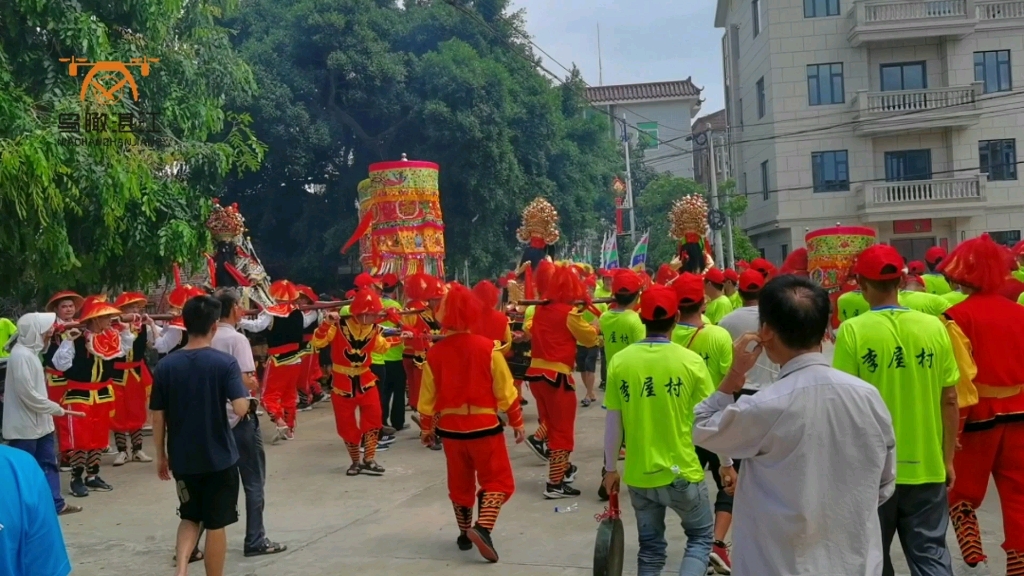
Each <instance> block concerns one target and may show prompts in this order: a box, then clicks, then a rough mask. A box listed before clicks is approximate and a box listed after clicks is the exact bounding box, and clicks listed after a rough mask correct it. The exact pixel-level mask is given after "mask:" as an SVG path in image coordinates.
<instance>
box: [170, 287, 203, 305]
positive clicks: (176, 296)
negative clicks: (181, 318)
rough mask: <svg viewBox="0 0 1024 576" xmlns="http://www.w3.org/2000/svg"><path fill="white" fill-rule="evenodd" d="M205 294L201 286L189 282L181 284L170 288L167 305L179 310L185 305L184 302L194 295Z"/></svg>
mask: <svg viewBox="0 0 1024 576" xmlns="http://www.w3.org/2000/svg"><path fill="white" fill-rule="evenodd" d="M204 294H206V292H203V289H202V288H199V287H198V286H193V285H191V284H182V285H181V286H178V287H176V288H175V289H174V290H171V293H170V294H168V295H167V305H168V306H170V307H171V308H177V309H178V310H181V309H182V308H184V307H185V303H186V302H188V301H189V300H191V299H193V298H195V297H196V296H202V295H204Z"/></svg>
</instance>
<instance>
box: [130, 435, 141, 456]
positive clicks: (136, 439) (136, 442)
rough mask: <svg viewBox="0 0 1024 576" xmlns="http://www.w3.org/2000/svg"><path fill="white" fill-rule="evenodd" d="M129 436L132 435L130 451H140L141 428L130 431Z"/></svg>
mask: <svg viewBox="0 0 1024 576" xmlns="http://www.w3.org/2000/svg"><path fill="white" fill-rule="evenodd" d="M131 437H132V451H133V452H140V451H142V430H141V429H139V430H134V431H132V433H131Z"/></svg>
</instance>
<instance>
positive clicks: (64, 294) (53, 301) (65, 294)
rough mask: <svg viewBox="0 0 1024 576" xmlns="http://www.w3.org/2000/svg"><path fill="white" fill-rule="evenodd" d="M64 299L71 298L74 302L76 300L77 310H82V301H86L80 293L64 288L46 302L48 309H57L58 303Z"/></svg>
mask: <svg viewBox="0 0 1024 576" xmlns="http://www.w3.org/2000/svg"><path fill="white" fill-rule="evenodd" d="M64 300H71V301H72V302H74V303H75V310H80V309H81V308H82V303H83V302H85V298H82V296H81V295H79V294H78V293H77V292H72V291H71V290H64V291H61V292H57V293H56V294H54V295H53V296H51V297H50V299H49V300H48V301H47V302H46V311H47V312H53V311H54V310H56V308H57V304H60V303H61V302H63V301H64Z"/></svg>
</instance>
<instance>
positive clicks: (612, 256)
mask: <svg viewBox="0 0 1024 576" xmlns="http://www.w3.org/2000/svg"><path fill="white" fill-rule="evenodd" d="M618 267H619V240H618V236H616V234H615V233H614V232H606V233H605V237H604V243H603V244H602V245H601V268H604V269H605V270H612V269H614V268H618Z"/></svg>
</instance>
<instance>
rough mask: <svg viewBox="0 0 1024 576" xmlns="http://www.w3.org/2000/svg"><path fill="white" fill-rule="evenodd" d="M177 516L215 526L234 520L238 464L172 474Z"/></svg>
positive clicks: (236, 510) (211, 527)
mask: <svg viewBox="0 0 1024 576" xmlns="http://www.w3.org/2000/svg"><path fill="white" fill-rule="evenodd" d="M174 483H175V488H176V489H177V491H178V502H179V503H180V506H178V516H179V517H181V519H182V520H188V521H189V522H195V523H196V524H199V523H202V524H203V527H204V528H206V529H207V530H219V529H221V528H223V527H225V526H227V525H229V524H234V523H235V522H238V466H231V467H230V468H227V469H225V470H221V471H219V472H208V473H206V474H175V475H174Z"/></svg>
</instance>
